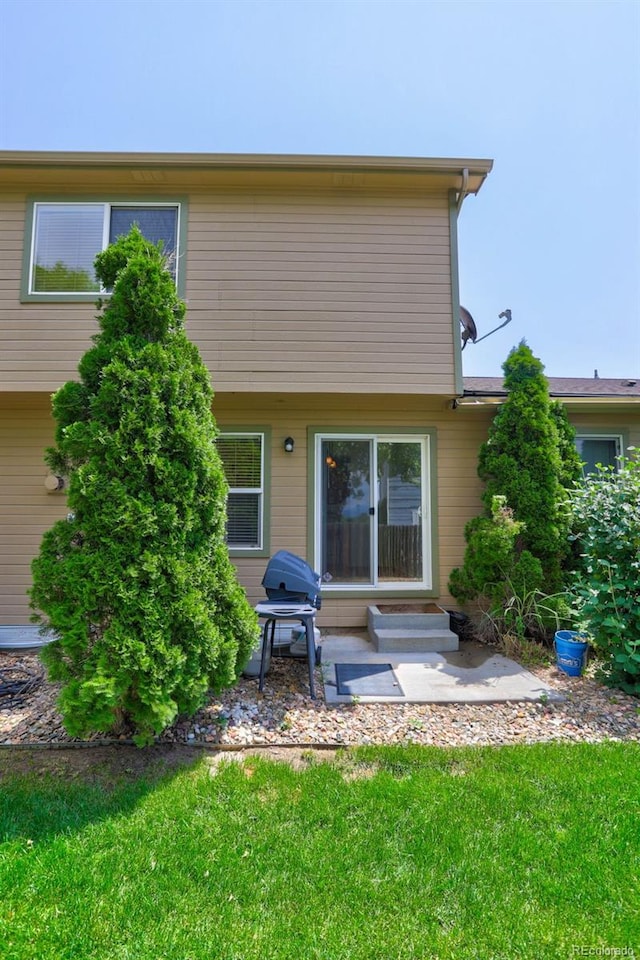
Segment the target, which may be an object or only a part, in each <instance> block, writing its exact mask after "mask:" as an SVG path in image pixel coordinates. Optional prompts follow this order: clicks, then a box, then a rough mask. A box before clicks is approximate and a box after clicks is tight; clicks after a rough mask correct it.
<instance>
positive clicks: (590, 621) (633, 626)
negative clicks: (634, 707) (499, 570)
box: [571, 459, 640, 696]
mask: <svg viewBox="0 0 640 960" xmlns="http://www.w3.org/2000/svg"><path fill="white" fill-rule="evenodd" d="M571 505H572V509H573V527H574V530H573V537H574V538H575V539H576V540H577V542H578V545H579V548H580V555H581V556H580V566H579V568H578V571H577V572H576V576H575V580H574V584H573V593H574V599H575V602H576V606H577V610H578V615H579V619H580V627H581V629H583V630H585V631H586V632H587V633H588V634H589V636H590V638H591V642H592V643H593V645H594V647H595V648H596V650H598V651H599V652H600V654H601V655H602V657H603V658H604V671H605V674H606V678H607V680H608V681H609V682H610V683H611V684H612V685H613V686H617V687H620V688H621V689H622V690H625V691H626V692H627V693H633V694H635V695H636V696H640V461H638V460H637V459H630V460H623V461H621V463H620V470H619V472H616V471H615V469H614V468H613V467H601V468H599V470H598V473H597V474H595V475H591V476H589V477H587V479H586V480H584V481H583V482H582V483H580V484H579V485H578V486H577V487H576V489H575V491H574V492H573V493H572V496H571Z"/></svg>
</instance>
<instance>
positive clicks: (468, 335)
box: [460, 305, 511, 350]
mask: <svg viewBox="0 0 640 960" xmlns="http://www.w3.org/2000/svg"><path fill="white" fill-rule="evenodd" d="M503 317H506V320H505V321H504V323H501V324H500V326H499V327H494V328H493V330H489V333H485V335H484V336H483V337H478V330H477V327H476V322H475V320H474V319H473V317H472V316H471V314H470V313H469V311H468V310H467V309H466V307H463V306H462V305H460V323H461V324H462V349H463V350H464V348H465V347H466V345H467V343H468V341H469V340H471V342H472V343H480V341H481V340H486V339H487V337H490V336H491V334H492V333H495V332H496V330H502V328H503V327H506V325H507V324H508V323H511V310H509V309H507V310H503V311H502V313H499V314H498V320H502V318H503Z"/></svg>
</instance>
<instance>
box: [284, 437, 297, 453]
mask: <svg viewBox="0 0 640 960" xmlns="http://www.w3.org/2000/svg"><path fill="white" fill-rule="evenodd" d="M294 446H295V444H294V441H293V437H287V438H286V440H285V441H284V452H285V453H293V448H294Z"/></svg>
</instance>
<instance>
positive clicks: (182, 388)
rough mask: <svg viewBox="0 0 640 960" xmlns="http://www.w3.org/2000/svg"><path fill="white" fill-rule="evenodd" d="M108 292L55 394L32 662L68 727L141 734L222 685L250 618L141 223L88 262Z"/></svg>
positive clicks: (187, 376)
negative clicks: (38, 643)
mask: <svg viewBox="0 0 640 960" xmlns="http://www.w3.org/2000/svg"><path fill="white" fill-rule="evenodd" d="M96 274H97V276H98V277H99V279H100V281H101V282H102V284H103V286H104V287H105V288H111V287H112V288H113V292H112V295H111V296H110V298H109V300H108V302H107V305H106V307H105V309H104V312H103V314H102V315H101V316H100V317H99V318H98V319H99V323H100V328H101V332H100V333H99V334H97V335H96V336H95V337H94V345H93V347H92V348H91V349H90V350H89V351H88V352H87V353H86V354H85V355H84V357H83V358H82V360H81V361H80V364H79V372H80V381H79V382H70V383H67V384H65V385H64V386H63V387H62V388H61V389H60V390H59V391H58V392H57V393H56V394H55V396H54V400H53V413H54V417H55V419H56V423H57V426H56V434H55V440H56V446H55V447H53V448H51V449H50V450H48V451H47V456H46V459H47V462H48V464H49V466H50V467H51V468H52V469H53V470H54V471H55V472H57V473H64V474H65V475H66V476H68V478H69V494H68V505H69V508H70V513H69V515H68V518H67V519H66V520H61V521H59V522H58V523H56V524H55V525H54V526H53V527H52V529H51V530H49V531H48V532H47V533H46V534H45V536H44V538H43V541H42V544H41V548H40V553H39V556H38V557H37V558H36V559H35V560H34V562H33V567H32V572H33V586H32V590H31V605H32V607H33V608H34V610H35V611H36V613H35V614H34V618H33V619H34V620H36V621H39V622H41V623H42V624H43V625H44V626H45V627H47V628H48V629H50V630H52V631H53V632H54V633H55V634H56V635H57V637H58V639H57V640H55V641H54V642H53V643H52V644H51V645H50V646H48V647H47V648H45V650H44V652H43V659H44V660H45V662H46V665H47V667H48V671H49V676H50V678H51V679H52V680H56V681H61V682H62V684H63V688H62V693H61V697H60V707H61V711H62V714H63V719H64V723H65V726H66V728H67V730H68V732H69V733H70V734H72V735H74V736H84V735H86V734H87V733H89V732H90V731H107V730H109V729H111V728H113V727H114V725H118V724H120V725H121V726H124V727H126V729H128V730H131V731H132V732H134V734H135V737H136V739H137V741H138V742H140V743H144V742H149V741H150V740H151V739H152V737H153V735H154V734H155V733H158V732H160V731H161V730H162V729H163V728H164V727H166V726H167V725H168V724H170V723H171V722H172V721H173V720H174V719H175V718H176V716H177V715H178V714H180V713H192V712H194V711H195V710H196V709H197V708H198V707H199V706H200V705H201V704H202V703H203V701H204V699H205V697H206V694H207V692H208V691H209V690H217V689H220V688H221V687H224V686H228V685H230V684H232V683H233V682H234V681H235V680H236V679H237V677H238V675H239V673H240V671H241V669H242V667H243V666H244V664H245V662H246V660H247V659H248V657H249V655H250V652H251V649H252V647H253V645H254V642H255V639H256V632H257V624H256V617H255V614H254V612H253V610H252V609H251V607H250V606H249V604H248V602H247V600H246V597H245V595H244V592H243V590H242V588H241V587H240V586H239V584H238V583H237V580H236V576H235V571H234V568H233V566H232V565H231V562H230V560H229V556H228V552H227V549H226V546H225V543H224V535H225V524H226V496H227V484H226V480H225V477H224V473H223V469H222V465H221V461H220V458H219V455H218V452H217V449H216V444H215V439H216V433H217V430H216V425H215V420H214V418H213V415H212V413H211V401H212V396H213V393H212V390H211V386H210V382H209V375H208V372H207V369H206V367H205V366H204V364H203V363H202V360H201V358H200V356H199V353H198V350H197V348H196V347H195V345H194V344H192V343H191V342H190V341H189V340H188V339H187V337H186V335H185V333H184V329H183V326H184V324H183V318H184V314H185V307H184V304H183V303H182V302H181V301H179V300H178V298H177V295H176V291H175V284H174V282H173V280H172V278H171V276H170V274H169V273H168V272H167V271H166V269H165V262H164V258H163V256H162V253H161V251H160V249H159V248H156V247H155V246H154V245H153V244H150V243H148V242H147V241H146V240H144V238H143V237H142V235H141V234H140V232H139V231H138V230H137V228H134V229H133V230H132V231H131V233H130V234H129V235H128V236H127V237H126V238H120V239H119V240H118V241H117V242H116V243H115V244H113V245H111V246H110V247H108V248H107V249H106V250H105V251H104V252H103V253H102V254H100V255H99V256H98V257H97V258H96Z"/></svg>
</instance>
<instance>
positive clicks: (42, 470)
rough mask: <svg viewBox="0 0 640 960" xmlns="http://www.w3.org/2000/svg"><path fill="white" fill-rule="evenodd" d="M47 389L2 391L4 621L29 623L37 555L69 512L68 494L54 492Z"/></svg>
mask: <svg viewBox="0 0 640 960" xmlns="http://www.w3.org/2000/svg"><path fill="white" fill-rule="evenodd" d="M50 407H51V403H50V399H49V397H48V396H47V395H45V394H38V395H31V394H24V393H21V394H7V393H4V394H3V393H0V475H1V476H2V477H3V478H4V482H3V484H2V488H1V489H0V623H3V624H11V623H27V622H28V620H29V608H28V599H27V590H28V588H29V586H30V583H31V561H32V559H33V557H34V556H35V555H36V553H37V552H38V548H39V544H40V540H41V538H42V534H43V532H44V531H45V530H47V529H48V528H49V527H50V526H51V525H52V524H53V523H54V521H55V520H58V519H59V518H60V517H64V516H65V515H66V512H67V507H66V501H65V498H64V496H63V495H60V494H48V493H47V492H46V490H45V487H44V480H45V477H46V476H47V474H48V473H49V471H48V469H47V467H46V465H45V463H44V450H45V447H47V446H50V445H51V443H52V442H53V421H52V419H51V417H50V414H49V411H50Z"/></svg>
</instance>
